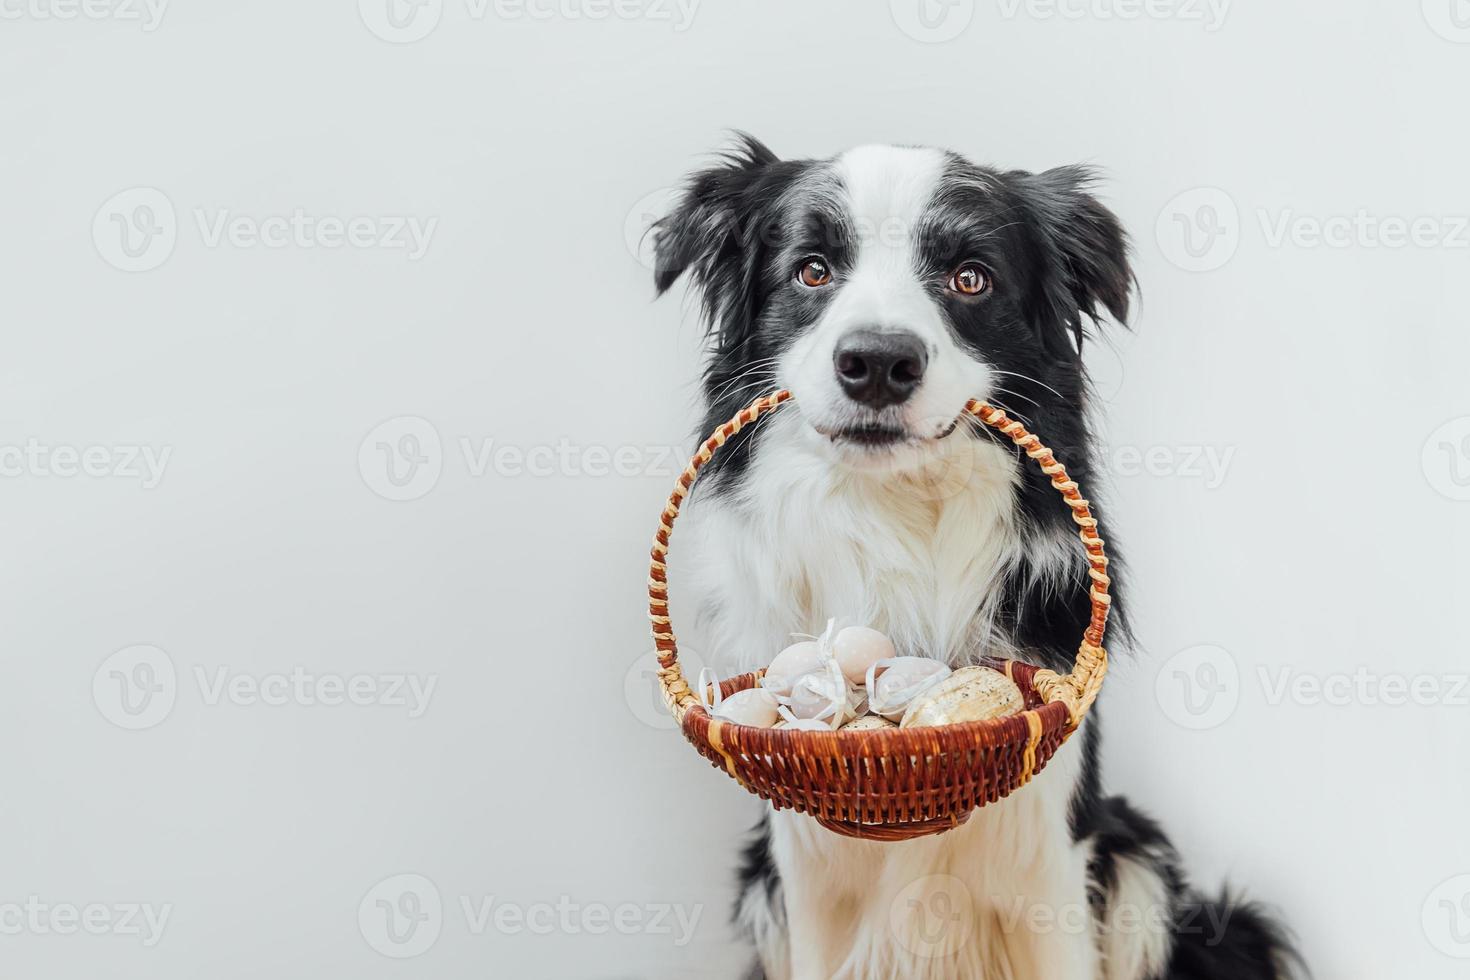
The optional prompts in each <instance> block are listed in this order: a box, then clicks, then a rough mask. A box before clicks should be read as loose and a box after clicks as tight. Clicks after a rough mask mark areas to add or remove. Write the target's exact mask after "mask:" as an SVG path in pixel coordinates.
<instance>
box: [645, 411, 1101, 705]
mask: <svg viewBox="0 0 1470 980" xmlns="http://www.w3.org/2000/svg"><path fill="white" fill-rule="evenodd" d="M791 397H792V395H791V392H789V391H785V390H782V391H777V392H773V393H772V394H769V395H765V396H763V397H761V398H757V399H756V400H755V401H753V402H751V403H750V404H749V405H747V406H745V407H744V408H742V409H741V410H740V411H739V413H738V414H736V416H735V417H734V418H732V419H731V420H730V421H728V422H726V423H725V424H724V425H722V426H720V427H719V428H718V429H716V430H715V431H714V433H713V434H712V435H711V436H710V437H709V438H708V439H706V440H705V441H704V444H703V445H701V446H700V447H699V451H698V452H696V453H695V454H694V456H693V458H691V459H690V460H689V465H688V466H686V467H684V472H683V473H680V474H679V479H678V480H677V481H676V482H675V483H674V489H673V492H672V493H670V494H669V501H668V503H667V504H665V505H664V510H663V513H662V514H661V515H660V516H659V522H658V531H657V532H656V533H655V534H654V536H653V550H652V552H651V556H652V560H651V562H650V564H649V568H648V619H649V622H650V624H651V625H652V627H653V643H654V647H655V648H656V650H657V651H658V665H659V671H658V677H659V684H660V686H661V687H662V688H663V692H664V699H665V700H666V701H667V702H668V705H669V710H670V711H671V712H672V713H673V715H674V718H675V719H676V720H678V721H679V722H681V723H682V722H683V720H684V715H685V713H686V712H688V711H689V709H691V708H693V707H696V706H698V705H699V700H698V699H697V698H696V697H695V696H694V692H693V691H691V690H690V689H689V683H688V681H686V680H685V678H684V671H683V669H682V668H681V667H680V666H679V646H678V642H677V641H676V640H675V639H674V629H673V626H672V624H671V623H670V621H669V577H668V576H669V569H668V564H667V559H668V555H669V536H670V535H671V534H672V533H673V531H674V521H675V520H676V519H677V518H678V516H679V509H680V507H682V506H683V504H684V500H685V498H686V497H688V495H689V489H690V487H691V486H693V485H694V478H695V477H696V476H698V475H699V471H700V470H701V469H703V468H704V465H705V464H706V463H708V462H709V461H710V460H711V459H713V458H714V455H715V453H716V452H717V451H718V450H719V448H720V447H721V446H723V445H724V444H725V443H726V442H728V441H729V440H730V438H731V437H732V436H734V435H735V433H737V432H739V431H740V430H741V429H743V428H745V427H746V426H747V425H749V424H750V423H751V422H754V421H755V420H756V419H757V418H759V417H760V416H762V415H764V414H766V413H767V412H770V411H773V410H775V409H776V408H778V407H779V406H780V405H781V404H782V403H783V402H786V401H789V400H790V399H791ZM965 411H966V412H967V413H969V414H970V415H973V416H974V417H975V418H977V419H979V420H980V421H981V422H984V423H985V424H986V425H988V426H990V427H991V428H993V429H996V430H998V431H1000V432H1001V433H1003V434H1004V435H1006V436H1007V437H1009V438H1010V440H1011V441H1012V442H1013V443H1015V444H1016V445H1017V446H1018V447H1020V449H1021V450H1022V451H1023V452H1024V453H1025V454H1026V455H1027V456H1029V457H1031V458H1032V459H1034V460H1035V461H1036V462H1037V464H1038V465H1040V467H1041V471H1042V472H1043V473H1045V474H1046V475H1047V476H1048V477H1050V478H1051V485H1052V486H1053V487H1055V488H1056V489H1057V491H1058V492H1059V493H1060V494H1061V495H1062V500H1063V501H1064V502H1065V503H1066V505H1067V506H1068V507H1069V508H1071V510H1072V520H1074V521H1076V523H1077V528H1078V535H1079V537H1081V538H1082V547H1083V549H1084V550H1085V552H1086V555H1087V564H1088V570H1087V574H1088V575H1089V576H1090V577H1091V579H1092V584H1091V587H1090V589H1089V595H1090V596H1091V599H1092V618H1091V619H1090V620H1089V621H1088V624H1087V629H1086V631H1085V632H1084V633H1083V635H1082V643H1081V645H1080V646H1079V647H1078V649H1077V662H1076V664H1075V665H1074V666H1073V668H1072V672H1071V673H1070V674H1058V673H1056V672H1055V671H1051V670H1038V671H1037V672H1036V675H1035V679H1034V681H1033V683H1034V684H1035V686H1036V691H1037V693H1038V694H1040V695H1041V698H1042V700H1043V701H1046V702H1048V703H1050V702H1052V701H1060V702H1062V703H1063V704H1065V705H1066V706H1067V712H1068V714H1069V715H1070V717H1071V722H1072V727H1073V728H1075V727H1076V726H1077V725H1079V724H1081V722H1082V718H1083V716H1085V715H1086V714H1087V712H1088V710H1089V709H1090V708H1091V707H1092V703H1093V702H1094V701H1096V700H1097V694H1098V691H1099V690H1100V689H1101V688H1102V682H1103V677H1104V675H1106V673H1107V667H1108V655H1107V651H1105V650H1104V649H1103V647H1102V640H1103V630H1104V629H1105V628H1106V626H1107V621H1108V606H1109V604H1110V603H1111V602H1112V599H1111V597H1110V596H1109V595H1108V585H1109V582H1110V580H1109V579H1108V559H1107V555H1106V554H1105V553H1104V552H1103V540H1102V538H1100V537H1098V533H1097V518H1095V517H1093V516H1092V511H1091V510H1090V509H1089V506H1088V503H1087V500H1086V499H1085V498H1084V497H1083V496H1082V495H1081V494H1080V493H1079V492H1078V490H1077V484H1076V483H1075V482H1073V481H1072V480H1071V478H1069V477H1068V476H1067V470H1066V468H1065V467H1064V466H1062V464H1061V463H1060V462H1058V460H1057V458H1056V456H1054V455H1053V454H1052V451H1051V450H1050V449H1048V448H1046V447H1045V446H1043V445H1042V444H1041V440H1040V439H1038V438H1037V437H1036V436H1034V435H1032V434H1031V433H1030V432H1027V431H1026V428H1025V427H1024V426H1023V425H1021V423H1019V422H1017V421H1015V420H1014V419H1012V418H1010V417H1009V416H1008V415H1006V413H1005V412H1003V411H1001V410H1000V409H998V408H994V407H992V406H990V405H987V404H985V403H984V402H981V401H975V400H973V399H972V400H971V401H970V402H968V403H967V404H966V405H965Z"/></svg>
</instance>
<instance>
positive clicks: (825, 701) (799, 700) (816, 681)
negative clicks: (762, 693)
mask: <svg viewBox="0 0 1470 980" xmlns="http://www.w3.org/2000/svg"><path fill="white" fill-rule="evenodd" d="M851 690H852V689H851V688H849V687H848V686H847V681H845V680H843V678H842V672H841V670H839V669H838V667H837V665H836V664H835V663H832V662H830V661H829V662H828V663H827V665H826V666H825V667H823V668H819V669H818V670H815V671H813V672H811V673H810V674H803V675H801V676H800V677H798V678H796V680H795V681H793V682H792V684H791V693H790V694H788V695H786V696H784V697H780V698H778V699H777V700H778V701H779V702H780V703H781V704H782V705H783V706H785V707H786V708H789V709H790V711H791V714H792V715H793V716H794V717H797V718H819V719H824V720H826V719H831V718H834V717H835V718H838V719H839V720H840V719H843V718H846V717H847V716H848V715H850V714H851V713H852V704H851V701H850V697H851Z"/></svg>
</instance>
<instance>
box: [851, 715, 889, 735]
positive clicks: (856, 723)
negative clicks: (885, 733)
mask: <svg viewBox="0 0 1470 980" xmlns="http://www.w3.org/2000/svg"><path fill="white" fill-rule="evenodd" d="M897 727H898V723H897V722H892V721H889V720H888V719H887V718H884V717H883V716H882V715H863V716H862V717H861V718H854V719H853V720H852V721H850V722H848V723H847V724H845V725H843V726H842V728H841V729H839V731H844V732H874V731H878V730H879V729H883V728H897Z"/></svg>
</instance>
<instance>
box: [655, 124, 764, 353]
mask: <svg viewBox="0 0 1470 980" xmlns="http://www.w3.org/2000/svg"><path fill="white" fill-rule="evenodd" d="M777 162H778V158H777V156H776V154H774V153H772V152H771V151H770V150H769V149H768V148H767V147H766V146H765V144H763V143H761V142H760V141H759V140H757V139H755V138H754V137H753V136H750V135H747V134H745V133H739V134H737V135H736V143H735V145H734V146H733V147H731V148H730V149H729V150H726V151H725V152H724V153H722V154H720V162H719V164H718V165H716V166H713V167H710V168H708V169H706V170H700V171H698V172H696V173H694V174H691V175H690V177H689V179H688V181H687V182H686V184H685V187H684V192H683V194H682V195H681V196H680V198H679V200H678V202H677V203H676V204H675V206H674V209H673V210H672V211H671V212H670V213H669V214H667V215H665V216H664V217H662V218H660V219H659V220H658V221H656V222H655V223H654V225H653V228H652V231H653V235H654V263H655V264H654V273H653V281H654V285H655V286H656V287H657V288H658V292H659V295H663V293H664V291H665V290H667V289H668V288H669V287H670V286H672V285H673V284H674V283H675V282H676V281H678V279H679V277H680V276H681V275H683V274H684V273H685V272H686V271H687V272H689V273H690V275H691V276H692V277H693V280H694V283H695V285H696V286H697V287H698V289H699V292H700V296H701V298H702V300H703V303H704V312H705V316H706V318H707V319H708V321H709V323H710V326H711V328H712V329H713V330H715V331H716V333H717V336H718V339H719V343H720V345H721V346H727V345H730V344H732V343H737V342H738V341H739V340H740V338H741V337H743V336H744V335H745V334H746V333H747V332H748V331H749V329H750V327H751V326H752V325H753V321H754V318H755V314H756V312H757V294H758V289H757V280H758V278H759V274H760V262H761V244H762V239H763V236H764V235H765V234H766V231H767V229H766V227H765V225H766V217H765V213H764V212H765V211H766V209H767V207H768V205H769V204H770V203H771V200H772V197H773V190H774V189H773V188H772V186H771V183H772V182H771V181H770V180H769V179H767V178H768V177H769V176H770V171H771V170H772V169H773V168H772V165H773V164H776V163H777Z"/></svg>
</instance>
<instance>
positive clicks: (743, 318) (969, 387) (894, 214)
mask: <svg viewBox="0 0 1470 980" xmlns="http://www.w3.org/2000/svg"><path fill="white" fill-rule="evenodd" d="M1091 180H1092V178H1091V175H1090V174H1089V172H1088V171H1087V170H1085V169H1083V168H1080V167H1063V168H1060V169H1056V170H1050V171H1047V172H1045V173H1041V174H1031V173H1024V172H1015V171H1012V172H999V171H995V170H990V169H986V168H983V167H979V166H976V165H974V164H971V163H969V162H968V161H966V160H964V159H962V158H961V157H959V156H957V155H955V154H953V153H947V152H945V151H941V150H934V149H926V148H913V147H896V146H867V147H860V148H857V149H854V150H850V151H848V152H846V153H843V154H840V155H838V156H836V157H833V158H831V159H828V160H792V161H783V160H779V159H778V158H777V157H776V156H775V155H774V154H773V153H772V152H771V151H770V150H769V149H767V148H766V147H765V146H763V145H762V144H761V143H759V142H757V141H756V140H754V139H751V138H749V137H742V138H741V140H740V142H739V144H738V146H737V147H736V148H735V149H734V150H732V151H731V152H729V153H727V154H726V155H725V156H724V157H723V158H722V160H721V161H720V162H719V164H718V165H716V166H713V167H710V168H709V169H706V170H702V171H700V172H698V173H695V174H694V175H693V176H692V177H691V178H690V180H689V182H688V185H687V187H686V189H685V191H684V193H683V196H682V198H681V199H680V200H679V202H678V203H677V205H676V207H675V208H674V210H673V211H672V212H671V213H670V214H668V215H667V216H665V217H664V218H663V219H662V220H660V221H659V222H658V224H657V225H656V226H655V235H656V248H655V255H656V261H657V267H656V272H655V276H656V284H657V287H658V289H659V291H660V292H663V291H664V290H666V289H668V288H669V287H670V286H671V285H672V284H673V283H674V282H675V281H676V280H678V278H679V277H680V276H681V275H682V274H684V273H685V272H688V273H690V275H691V277H692V279H693V281H694V283H695V285H696V286H697V288H698V290H699V292H700V294H701V296H702V299H703V303H704V309H705V313H706V316H707V318H708V320H709V323H710V327H711V338H712V344H711V353H710V360H709V363H708V367H707V371H706V379H705V380H706V396H707V400H708V402H709V407H710V418H711V419H712V420H723V419H725V418H728V417H730V415H732V414H734V412H735V411H737V410H738V409H739V407H740V406H742V405H744V404H745V403H747V402H749V401H750V400H751V399H752V398H753V397H754V396H755V395H757V394H760V393H762V392H764V391H768V390H771V389H774V388H777V387H784V388H789V389H791V391H792V392H793V394H794V395H795V396H796V405H797V406H798V408H799V411H800V413H801V416H802V418H803V420H804V423H805V428H804V431H805V434H806V438H807V440H808V443H809V444H810V446H811V447H812V449H813V450H814V451H817V452H825V453H828V454H833V455H835V456H836V457H838V458H841V459H842V460H843V461H845V462H846V463H848V464H851V465H853V466H858V467H861V466H863V465H865V464H866V463H873V464H876V463H878V462H880V461H891V460H892V459H893V458H895V456H896V455H900V454H902V455H905V456H906V457H907V458H909V459H915V460H922V459H923V458H924V456H925V455H926V454H927V453H928V452H931V451H933V452H938V451H940V449H941V444H942V443H943V441H944V440H946V439H949V438H950V437H951V436H953V435H954V433H955V432H956V431H957V428H961V427H958V426H957V420H958V418H959V416H960V415H961V413H962V411H963V409H964V406H965V403H966V402H967V401H968V400H969V399H971V398H980V399H989V400H990V401H992V402H993V403H995V404H999V405H1004V406H1008V407H1011V408H1012V409H1013V410H1014V411H1015V414H1017V415H1018V416H1020V417H1023V418H1027V419H1032V420H1034V425H1035V426H1036V427H1037V429H1038V431H1042V432H1046V433H1048V434H1049V435H1050V436H1051V438H1053V439H1058V440H1062V441H1064V442H1065V441H1067V440H1070V439H1076V440H1077V442H1076V445H1081V442H1082V439H1083V438H1084V431H1080V430H1079V431H1075V432H1074V431H1070V430H1072V429H1073V428H1074V427H1076V426H1080V425H1082V424H1083V423H1082V422H1081V419H1080V417H1081V415H1082V408H1083V398H1084V395H1085V388H1086V383H1085V382H1086V377H1085V373H1084V371H1083V367H1082V361H1081V356H1080V355H1081V347H1082V342H1083V337H1084V333H1085V322H1086V320H1088V319H1096V318H1097V317H1098V316H1099V314H1100V313H1103V312H1106V313H1108V314H1110V315H1111V316H1112V317H1113V318H1114V319H1117V320H1122V319H1123V318H1124V317H1126V315H1127V311H1128V300H1129V293H1130V287H1131V285H1132V274H1131V272H1130V270H1129V266H1128V259H1127V245H1126V241H1125V238H1124V235H1123V232H1122V229H1121V228H1120V226H1119V224H1118V221H1117V219H1116V218H1115V217H1114V216H1113V215H1112V214H1111V213H1110V212H1109V211H1108V210H1107V209H1105V208H1104V207H1103V206H1102V205H1100V204H1099V203H1098V202H1097V201H1096V200H1095V199H1094V198H1093V197H1092V196H1091V195H1090V194H1089V192H1088V189H1089V186H1090V184H1091ZM963 429H964V430H965V431H967V432H973V431H974V430H973V429H972V428H971V427H963Z"/></svg>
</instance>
